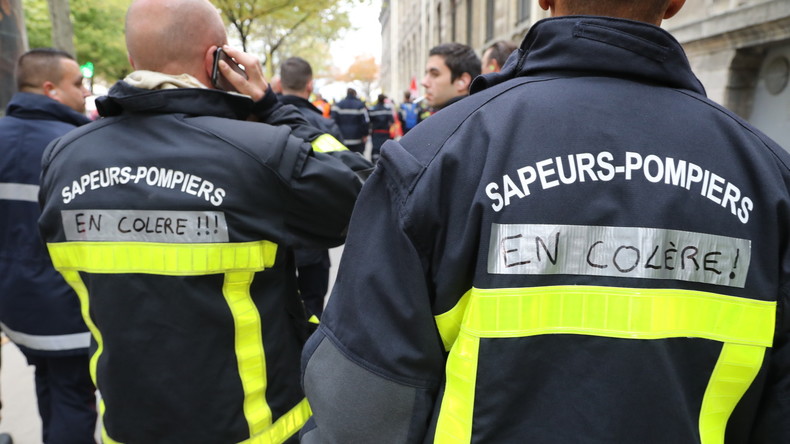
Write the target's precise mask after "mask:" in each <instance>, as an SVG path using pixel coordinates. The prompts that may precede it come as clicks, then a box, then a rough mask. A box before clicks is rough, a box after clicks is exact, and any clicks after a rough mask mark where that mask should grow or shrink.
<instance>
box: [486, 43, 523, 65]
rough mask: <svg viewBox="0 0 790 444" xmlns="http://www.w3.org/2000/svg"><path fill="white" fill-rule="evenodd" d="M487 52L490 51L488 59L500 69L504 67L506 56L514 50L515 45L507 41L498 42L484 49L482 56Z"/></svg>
mask: <svg viewBox="0 0 790 444" xmlns="http://www.w3.org/2000/svg"><path fill="white" fill-rule="evenodd" d="M489 50H490V51H491V52H490V54H489V57H490V59H491V60H496V62H497V64H499V67H500V68H501V67H503V66H505V61H506V60H507V58H508V56H509V55H510V54H511V53H512V52H513V51H515V50H516V44H515V43H513V42H511V41H509V40H499V41H497V42H494V43H492V44H491V46H489V47H488V48H486V50H485V51H484V52H483V54H485V53H486V52H488V51H489Z"/></svg>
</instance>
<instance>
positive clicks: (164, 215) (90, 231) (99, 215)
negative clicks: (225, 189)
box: [61, 210, 229, 244]
mask: <svg viewBox="0 0 790 444" xmlns="http://www.w3.org/2000/svg"><path fill="white" fill-rule="evenodd" d="M61 218H62V220H63V232H64V233H65V235H66V240H68V241H92V242H93V241H105V242H106V241H109V242H162V243H171V244H184V243H201V244H202V243H218V242H219V243H225V242H229V236H228V224H227V222H226V221H225V213H222V212H218V211H143V210H64V211H61Z"/></svg>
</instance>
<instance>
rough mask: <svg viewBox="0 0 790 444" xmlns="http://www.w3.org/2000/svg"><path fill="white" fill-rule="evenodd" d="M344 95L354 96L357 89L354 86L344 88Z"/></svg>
mask: <svg viewBox="0 0 790 444" xmlns="http://www.w3.org/2000/svg"><path fill="white" fill-rule="evenodd" d="M346 95H347V96H349V97H356V96H357V90H355V89H354V88H349V89H347V90H346Z"/></svg>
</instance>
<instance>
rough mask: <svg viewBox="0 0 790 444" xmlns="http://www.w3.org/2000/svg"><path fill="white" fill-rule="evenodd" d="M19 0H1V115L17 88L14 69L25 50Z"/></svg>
mask: <svg viewBox="0 0 790 444" xmlns="http://www.w3.org/2000/svg"><path fill="white" fill-rule="evenodd" d="M23 22H24V20H23V17H22V8H21V7H20V3H19V0H0V116H2V115H3V114H5V107H6V104H8V101H9V100H11V96H12V95H13V94H14V91H15V90H16V82H15V80H14V69H15V67H16V61H17V59H18V58H19V56H20V55H22V53H23V52H24V51H25V38H24V36H25V33H24V31H25V29H24V23H23Z"/></svg>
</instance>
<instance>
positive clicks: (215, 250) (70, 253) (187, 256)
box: [47, 241, 277, 276]
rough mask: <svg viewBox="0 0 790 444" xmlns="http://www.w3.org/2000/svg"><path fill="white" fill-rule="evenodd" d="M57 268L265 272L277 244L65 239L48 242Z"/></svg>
mask: <svg viewBox="0 0 790 444" xmlns="http://www.w3.org/2000/svg"><path fill="white" fill-rule="evenodd" d="M47 247H48V248H49V254H50V256H51V257H52V263H53V264H54V265H55V268H57V269H58V270H61V271H62V270H73V269H77V270H80V271H87V272H89V273H150V274H160V275H169V276H195V275H206V274H217V273H224V272H226V271H229V270H232V271H262V270H264V269H266V268H269V267H271V266H273V265H274V260H275V256H276V255H277V244H274V243H271V242H268V241H259V242H247V243H233V244H154V243H141V242H62V243H50V244H48V245H47Z"/></svg>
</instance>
